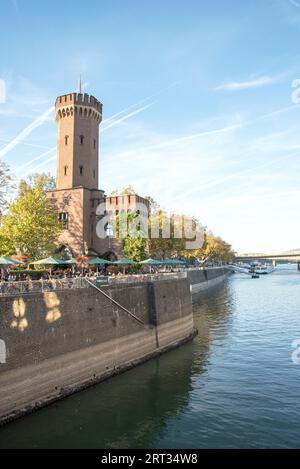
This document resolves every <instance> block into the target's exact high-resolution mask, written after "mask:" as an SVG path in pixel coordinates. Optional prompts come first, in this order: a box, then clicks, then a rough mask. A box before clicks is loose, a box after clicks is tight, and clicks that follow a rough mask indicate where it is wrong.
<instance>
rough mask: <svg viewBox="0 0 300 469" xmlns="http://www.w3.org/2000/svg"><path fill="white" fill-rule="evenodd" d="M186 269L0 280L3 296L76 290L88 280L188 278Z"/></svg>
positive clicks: (110, 282) (116, 281) (121, 281)
mask: <svg viewBox="0 0 300 469" xmlns="http://www.w3.org/2000/svg"><path fill="white" fill-rule="evenodd" d="M186 276H187V274H186V272H185V271H182V272H164V273H162V272H160V273H156V274H137V275H135V274H133V275H130V274H126V275H120V276H116V277H112V276H111V277H110V276H108V277H97V278H85V277H78V278H63V279H51V280H26V281H16V282H1V281H0V297H1V296H19V295H26V294H30V293H46V292H52V291H63V290H75V289H78V288H90V287H91V286H90V284H89V282H88V281H90V282H92V283H94V284H95V285H96V286H103V285H117V284H124V283H139V282H154V281H157V280H172V279H179V278H186Z"/></svg>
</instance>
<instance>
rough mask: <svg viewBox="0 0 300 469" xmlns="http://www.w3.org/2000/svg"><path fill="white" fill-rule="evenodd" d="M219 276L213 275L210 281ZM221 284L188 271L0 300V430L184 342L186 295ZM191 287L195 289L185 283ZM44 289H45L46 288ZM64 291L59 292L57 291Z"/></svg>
mask: <svg viewBox="0 0 300 469" xmlns="http://www.w3.org/2000/svg"><path fill="white" fill-rule="evenodd" d="M218 274H219V275H218ZM224 276H226V275H225V274H224V272H223V270H220V269H214V270H211V271H209V272H208V273H206V274H205V273H204V271H203V270H199V269H197V270H196V269H195V270H194V269H191V270H190V271H186V272H179V273H177V274H176V273H174V274H166V275H165V276H164V275H160V276H156V275H152V276H126V277H124V278H123V279H118V278H116V279H112V280H111V283H110V284H109V285H106V286H102V287H101V291H97V290H95V289H94V288H92V287H90V286H88V285H86V287H85V285H83V284H82V282H81V283H80V288H79V287H78V288H73V289H72V290H67V289H66V290H60V289H59V288H62V284H61V283H60V284H53V285H52V287H53V288H54V289H53V290H52V291H36V292H33V293H31V292H30V290H29V291H28V290H25V291H26V293H23V294H21V295H20V294H18V293H16V292H15V290H12V291H10V295H8V296H2V297H0V310H1V313H2V314H1V317H0V328H1V329H0V330H1V337H0V339H2V341H3V343H4V344H5V359H4V360H3V359H2V363H1V364H0V371H1V372H0V409H1V411H0V422H1V423H5V422H7V421H10V420H12V419H15V418H17V417H19V416H21V415H24V414H26V413H28V412H32V411H33V410H36V409H38V408H40V407H42V406H45V405H47V404H49V403H51V402H54V401H56V400H58V399H61V398H63V397H65V396H67V395H69V394H72V393H74V392H76V391H79V390H82V389H84V388H86V387H88V386H91V385H92V384H95V383H97V382H100V381H103V380H104V379H107V378H109V377H111V376H114V375H116V374H119V373H122V372H123V371H125V370H128V369H130V368H132V367H134V366H136V365H138V364H140V363H143V362H145V361H147V360H149V359H151V358H154V357H156V356H158V355H160V354H162V353H164V352H166V351H168V350H171V349H174V348H176V347H179V346H180V345H182V344H183V343H185V342H187V341H189V340H191V339H192V338H193V337H194V336H195V334H196V330H195V327H194V324H193V314H192V303H191V291H193V286H196V288H198V286H199V285H201V284H203V289H204V288H205V287H206V288H208V287H209V286H212V285H214V282H215V281H216V280H218V277H219V279H220V281H221V279H223V277H224ZM191 281H194V282H196V283H191ZM47 288H48V287H47ZM64 288H65V286H64Z"/></svg>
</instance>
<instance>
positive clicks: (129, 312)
mask: <svg viewBox="0 0 300 469" xmlns="http://www.w3.org/2000/svg"><path fill="white" fill-rule="evenodd" d="M85 281H86V282H87V283H88V284H89V285H90V286H91V287H93V288H95V290H97V291H98V292H100V293H102V295H103V296H105V297H106V298H107V299H108V300H110V301H111V302H112V303H114V304H115V305H116V306H118V308H121V309H122V310H123V311H125V313H127V314H128V316H130V317H131V318H132V319H134V320H135V321H137V322H138V323H139V324H142V325H143V326H145V323H144V322H143V321H142V320H141V319H140V318H138V317H137V316H136V315H135V314H133V313H132V312H131V311H129V310H128V309H127V308H125V306H122V305H121V304H120V303H118V302H117V301H116V300H114V299H113V298H112V297H111V296H109V295H107V293H105V292H104V291H103V290H101V288H99V287H97V286H96V285H95V284H94V283H93V282H91V281H90V280H88V279H87V278H86V279H85Z"/></svg>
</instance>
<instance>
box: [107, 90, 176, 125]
mask: <svg viewBox="0 0 300 469" xmlns="http://www.w3.org/2000/svg"><path fill="white" fill-rule="evenodd" d="M178 83H179V82H178V81H176V82H174V83H172V84H171V85H169V86H166V87H165V88H162V89H161V90H160V91H158V92H157V93H153V94H151V95H150V96H147V98H144V99H142V100H141V101H138V102H137V103H135V104H131V106H128V107H126V108H125V109H123V110H122V111H119V112H117V113H116V114H113V115H112V116H110V117H108V118H107V119H104V120H103V122H102V123H103V124H106V123H107V122H110V121H111V120H113V119H115V118H116V117H118V116H120V115H122V114H124V112H127V111H130V109H133V108H135V107H137V106H140V105H141V104H143V103H145V102H147V101H149V100H150V99H153V98H156V97H157V96H159V95H160V94H162V93H164V92H165V91H167V90H169V89H170V88H173V86H176V85H178Z"/></svg>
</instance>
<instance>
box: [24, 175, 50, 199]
mask: <svg viewBox="0 0 300 469" xmlns="http://www.w3.org/2000/svg"><path fill="white" fill-rule="evenodd" d="M34 188H39V189H40V190H41V191H42V192H43V193H45V192H48V191H51V190H54V189H55V178H54V177H53V176H51V174H50V173H34V174H31V175H30V176H29V177H28V178H27V180H25V179H21V181H20V184H19V194H20V195H22V194H24V193H25V192H26V191H28V190H29V191H30V190H32V189H34Z"/></svg>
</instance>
